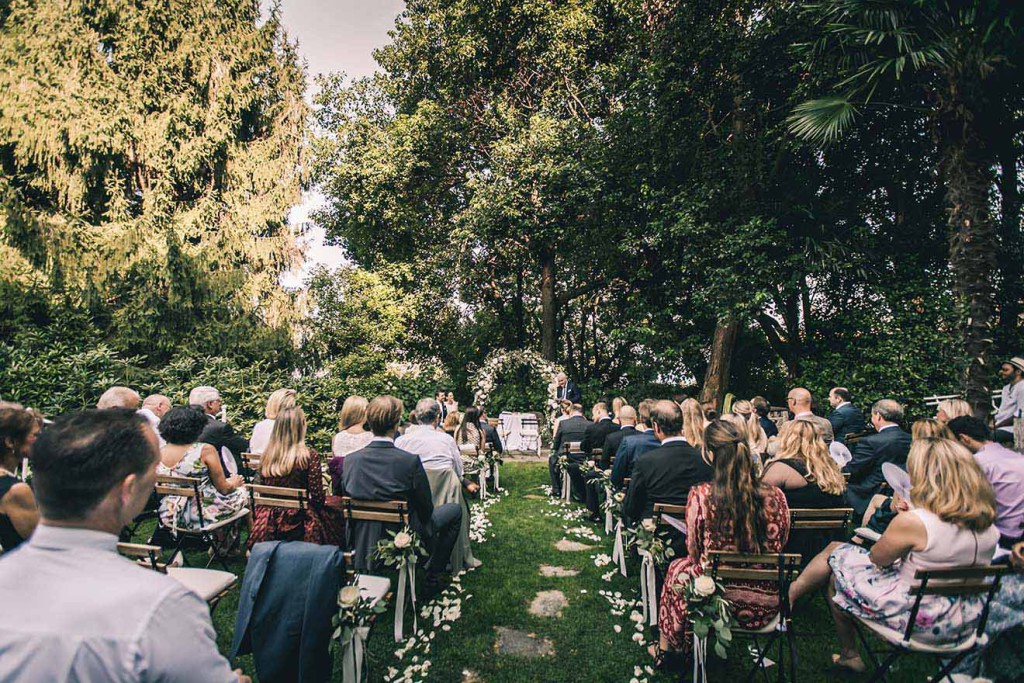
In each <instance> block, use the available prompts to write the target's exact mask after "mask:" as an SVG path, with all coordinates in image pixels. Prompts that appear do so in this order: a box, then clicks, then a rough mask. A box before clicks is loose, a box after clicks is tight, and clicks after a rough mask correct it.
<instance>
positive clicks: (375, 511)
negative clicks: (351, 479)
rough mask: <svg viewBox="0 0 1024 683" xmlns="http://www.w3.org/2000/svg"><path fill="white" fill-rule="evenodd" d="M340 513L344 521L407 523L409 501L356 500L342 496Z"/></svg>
mask: <svg viewBox="0 0 1024 683" xmlns="http://www.w3.org/2000/svg"><path fill="white" fill-rule="evenodd" d="M341 514H342V516H344V518H345V521H346V522H348V521H350V520H356V521H364V522H384V523H385V524H408V523H409V503H407V502H406V501H404V500H356V499H355V498H349V497H348V496H343V497H342V499H341Z"/></svg>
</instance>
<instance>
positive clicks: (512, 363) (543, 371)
mask: <svg viewBox="0 0 1024 683" xmlns="http://www.w3.org/2000/svg"><path fill="white" fill-rule="evenodd" d="M523 365H528V366H530V368H531V369H533V370H534V371H535V372H536V373H537V374H539V375H540V376H541V377H547V378H548V380H549V381H548V394H549V396H550V397H551V398H552V399H554V398H555V391H556V384H555V376H556V375H558V373H560V372H565V371H564V370H563V369H562V367H561V366H560V365H558V364H557V363H552V362H551V361H549V360H547V359H545V358H544V357H543V356H541V355H540V354H539V353H537V352H535V351H529V350H526V349H523V350H518V351H509V350H507V349H500V350H498V351H495V352H493V353H492V354H491V355H489V356H488V357H487V358H486V359H485V360H484V362H483V365H481V366H480V367H479V368H478V369H477V370H476V372H475V373H473V377H472V386H473V403H474V404H476V405H478V406H480V407H481V408H485V407H486V406H487V403H488V401H489V400H490V398H491V392H492V391H494V381H495V379H496V378H497V376H498V375H499V374H501V373H502V372H504V371H505V370H509V369H514V368H517V367H520V366H523ZM543 408H544V406H537V409H538V410H542V409H543Z"/></svg>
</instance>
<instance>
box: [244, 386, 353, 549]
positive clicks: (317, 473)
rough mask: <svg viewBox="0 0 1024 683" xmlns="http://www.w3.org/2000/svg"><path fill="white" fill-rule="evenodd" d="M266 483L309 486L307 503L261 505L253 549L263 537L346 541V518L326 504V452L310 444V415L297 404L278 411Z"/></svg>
mask: <svg viewBox="0 0 1024 683" xmlns="http://www.w3.org/2000/svg"><path fill="white" fill-rule="evenodd" d="M260 484H263V485H265V486H281V487H285V488H291V489H305V490H306V495H307V498H306V502H307V507H306V509H305V510H301V509H298V508H279V507H268V506H264V505H256V506H255V507H254V508H253V510H252V532H251V533H250V534H249V542H248V544H247V547H248V548H249V550H252V547H253V546H254V545H255V544H257V543H260V542H262V541H305V542H306V543H316V544H317V545H341V543H342V540H343V533H342V532H343V521H342V519H341V516H340V514H338V512H337V511H335V510H332V509H330V508H327V507H325V506H324V500H325V495H324V477H323V472H322V471H321V469H320V456H319V455H317V453H316V451H314V450H312V449H311V448H309V447H308V446H307V445H306V415H305V413H303V412H302V408H299V407H298V406H295V405H292V406H290V407H286V408H282V409H280V410H279V411H278V412H276V413H275V414H274V428H273V431H272V432H271V434H270V440H269V441H268V442H267V447H266V450H264V451H263V454H262V457H260Z"/></svg>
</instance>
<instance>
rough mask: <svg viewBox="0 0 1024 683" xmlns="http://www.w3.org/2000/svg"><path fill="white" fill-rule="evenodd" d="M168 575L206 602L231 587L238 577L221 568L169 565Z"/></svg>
mask: <svg viewBox="0 0 1024 683" xmlns="http://www.w3.org/2000/svg"><path fill="white" fill-rule="evenodd" d="M167 575H168V576H170V577H171V578H173V579H174V580H176V581H179V582H180V583H181V584H182V585H183V586H185V588H188V589H189V590H191V591H192V592H194V593H195V594H196V595H198V596H199V597H201V598H202V599H203V600H205V601H206V602H209V601H210V600H212V599H213V598H215V597H217V596H218V595H220V594H221V593H222V592H223V591H224V590H225V589H227V588H230V587H231V586H232V585H233V584H234V583H235V582H236V581H238V577H237V576H235V575H234V574H232V573H231V572H222V571H220V570H219V569H199V568H196V567H168V568H167Z"/></svg>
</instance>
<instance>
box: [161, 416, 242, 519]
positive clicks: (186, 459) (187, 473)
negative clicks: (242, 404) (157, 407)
mask: <svg viewBox="0 0 1024 683" xmlns="http://www.w3.org/2000/svg"><path fill="white" fill-rule="evenodd" d="M208 422H209V419H208V418H207V417H206V415H205V414H204V413H203V411H202V409H200V408H198V407H197V406H180V407H177V408H171V409H170V410H168V411H167V413H166V414H165V415H164V416H163V418H161V420H160V436H162V437H163V438H164V440H165V441H166V442H167V444H166V445H165V446H164V447H163V448H161V449H160V462H159V463H158V464H157V466H156V473H157V474H161V475H164V476H172V477H194V478H197V479H201V480H202V483H201V484H200V485H199V495H200V496H201V497H202V503H203V518H202V519H200V518H199V510H198V509H197V506H196V502H195V498H194V497H191V496H190V497H186V496H164V497H163V499H162V500H161V501H160V510H159V515H160V523H161V524H162V525H163V526H164V527H166V528H168V529H174V528H179V527H180V528H188V529H197V528H199V527H201V526H203V525H204V524H209V523H212V522H216V521H218V520H221V519H224V518H226V517H230V516H231V515H233V514H235V513H236V512H238V511H239V510H241V509H242V508H244V507H245V505H246V503H247V502H248V498H247V496H246V490H245V480H244V479H242V477H241V475H238V474H235V475H233V476H228V475H227V473H226V472H225V471H224V465H223V464H222V463H221V460H220V454H219V453H217V449H216V448H214V447H213V446H211V445H210V444H208V443H202V442H200V441H199V435H200V434H202V433H203V428H205V427H206V425H207V423H208Z"/></svg>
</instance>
